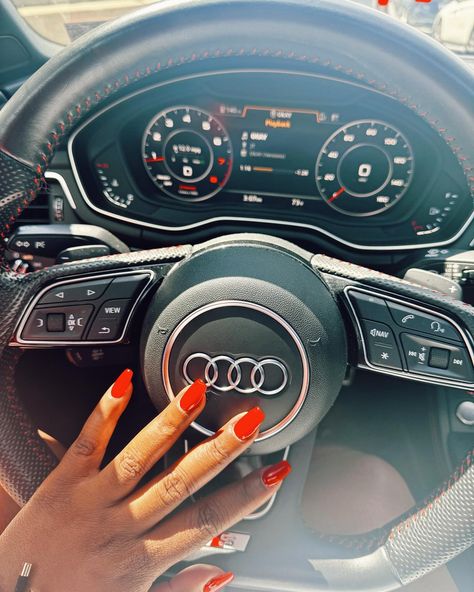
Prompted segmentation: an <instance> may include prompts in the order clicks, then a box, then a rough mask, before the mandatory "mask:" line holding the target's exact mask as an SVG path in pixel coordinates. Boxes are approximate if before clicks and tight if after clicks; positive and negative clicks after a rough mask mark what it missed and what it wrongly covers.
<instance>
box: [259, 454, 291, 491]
mask: <svg viewBox="0 0 474 592" xmlns="http://www.w3.org/2000/svg"><path fill="white" fill-rule="evenodd" d="M290 473H291V465H290V463H289V462H288V461H286V460H282V461H280V462H279V463H276V465H272V466H271V467H268V469H265V471H263V474H262V481H263V483H264V485H266V486H267V487H273V486H274V485H278V483H281V482H282V481H283V479H286V477H288V475H289V474H290Z"/></svg>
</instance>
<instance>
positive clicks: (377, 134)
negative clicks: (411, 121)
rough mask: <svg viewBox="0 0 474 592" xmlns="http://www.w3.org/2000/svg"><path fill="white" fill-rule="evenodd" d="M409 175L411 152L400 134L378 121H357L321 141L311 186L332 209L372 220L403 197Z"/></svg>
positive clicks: (411, 172) (411, 166) (412, 167)
mask: <svg viewBox="0 0 474 592" xmlns="http://www.w3.org/2000/svg"><path fill="white" fill-rule="evenodd" d="M413 170H414V159H413V152H412V149H411V146H410V144H409V142H408V140H407V139H406V138H405V136H404V135H403V134H402V132H400V131H399V130H397V129H395V128H394V127H392V126H391V125H389V124H388V123H385V122H383V121H373V120H360V121H354V122H351V123H348V124H347V125H344V126H342V127H341V128H339V129H338V130H336V131H335V132H334V133H333V134H332V135H331V136H330V137H329V138H328V140H327V141H326V142H325V144H324V146H323V147H322V149H321V152H320V153H319V155H318V158H317V162H316V183H317V186H318V189H319V192H320V194H321V196H322V198H323V199H324V200H325V202H326V203H327V204H328V205H329V206H331V207H332V208H334V209H336V210H338V211H340V212H342V213H344V214H347V215H350V216H372V215H375V214H379V213H381V212H384V211H386V210H387V209H388V208H390V207H391V206H393V205H395V204H396V203H397V202H398V201H399V200H400V199H401V198H402V197H403V195H404V194H405V193H406V191H407V189H408V187H409V186H410V183H411V180H412V176H413Z"/></svg>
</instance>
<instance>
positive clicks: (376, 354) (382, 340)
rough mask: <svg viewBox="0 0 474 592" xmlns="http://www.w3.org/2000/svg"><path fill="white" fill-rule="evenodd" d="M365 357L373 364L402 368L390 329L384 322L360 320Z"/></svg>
mask: <svg viewBox="0 0 474 592" xmlns="http://www.w3.org/2000/svg"><path fill="white" fill-rule="evenodd" d="M361 324H362V329H363V331H364V338H365V344H366V346H367V357H368V360H369V362H370V363H371V364H374V366H381V367H383V368H394V369H395V370H403V368H402V361H401V358H400V353H399V351H398V346H397V342H396V339H395V335H394V334H393V331H392V329H391V328H390V327H389V326H388V325H385V324H384V323H377V322H375V321H364V320H362V321H361Z"/></svg>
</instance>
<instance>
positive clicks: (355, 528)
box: [0, 0, 474, 592]
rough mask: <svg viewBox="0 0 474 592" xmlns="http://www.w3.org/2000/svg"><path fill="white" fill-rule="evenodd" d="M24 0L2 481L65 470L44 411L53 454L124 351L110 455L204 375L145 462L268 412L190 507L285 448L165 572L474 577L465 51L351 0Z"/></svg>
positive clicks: (0, 122)
mask: <svg viewBox="0 0 474 592" xmlns="http://www.w3.org/2000/svg"><path fill="white" fill-rule="evenodd" d="M390 1H391V0H390ZM414 2H415V0H413V3H414ZM19 4H21V3H18V2H17V3H16V4H13V3H12V2H11V0H0V102H1V105H2V106H1V109H0V233H1V271H0V484H1V485H2V486H3V488H4V489H5V490H6V491H7V492H8V493H9V495H11V497H13V499H15V500H16V501H17V502H18V503H20V504H24V503H26V502H27V500H28V499H29V498H30V497H31V496H32V494H33V493H34V491H35V490H36V489H37V487H38V486H39V485H40V484H41V482H42V481H43V480H44V479H45V477H46V476H47V475H48V474H49V472H50V471H51V470H52V469H53V468H54V466H55V465H56V462H57V461H56V459H55V458H54V457H53V455H52V453H51V452H50V451H49V449H48V448H47V446H46V445H45V444H44V442H43V441H42V440H41V438H40V437H39V436H38V429H40V430H41V431H42V432H45V433H47V434H49V435H50V436H52V437H53V438H55V439H57V440H58V441H60V442H61V443H62V444H63V445H64V446H66V447H67V446H69V445H70V444H71V443H72V442H73V440H74V439H75V438H76V436H77V434H78V432H79V430H80V429H81V426H82V424H83V423H84V421H85V419H86V418H87V416H88V415H89V413H90V412H91V410H92V409H93V407H94V406H95V404H96V403H97V401H98V399H99V397H100V396H101V394H102V393H103V392H104V391H105V390H106V389H107V388H108V385H109V384H110V383H111V382H112V381H113V380H114V378H115V377H116V376H117V375H118V374H119V373H120V372H121V371H122V369H123V368H125V367H129V368H132V369H133V370H134V372H135V377H136V381H135V392H134V396H133V398H132V401H131V403H130V406H129V408H128V409H127V411H126V413H125V414H124V416H123V418H122V419H121V421H120V423H119V428H118V430H117V432H116V433H115V434H114V437H113V439H112V442H111V444H110V446H109V449H108V452H107V458H113V456H114V455H115V454H116V453H117V452H118V451H119V450H120V449H121V448H122V447H123V446H124V445H125V444H126V443H127V442H128V441H129V440H130V439H131V437H133V435H134V434H136V433H137V431H138V430H139V429H140V428H142V427H143V426H144V425H146V424H147V422H149V421H150V420H151V419H152V418H153V417H154V416H155V415H156V413H157V412H158V411H160V410H162V409H163V408H164V407H165V406H166V404H167V403H168V402H169V401H170V400H172V399H173V398H174V397H175V395H176V393H178V392H179V391H180V390H181V389H183V388H184V387H185V386H186V385H188V384H191V383H192V382H193V381H194V380H195V379H196V378H202V379H203V380H204V381H205V382H206V384H207V386H208V394H207V397H208V403H207V405H206V409H205V410H204V412H203V413H202V415H201V416H200V417H199V419H198V420H197V421H196V422H194V423H193V425H192V427H191V428H190V429H189V430H187V431H186V432H185V434H184V436H183V438H182V439H181V440H180V441H179V442H178V443H177V444H176V445H175V446H174V447H173V449H172V451H171V452H170V453H169V454H167V455H166V457H165V458H164V460H163V461H162V462H161V463H159V464H158V465H157V466H156V467H155V468H154V470H153V471H152V472H151V474H150V477H153V475H156V474H157V473H158V472H159V471H161V470H162V469H163V467H164V466H165V467H166V466H170V465H171V464H172V463H173V462H174V461H175V460H176V459H177V458H178V457H180V456H181V455H182V454H183V453H185V452H187V451H188V450H189V449H190V447H192V446H194V445H195V444H197V443H198V442H200V441H202V440H203V439H204V438H205V437H207V436H209V435H212V434H214V433H215V431H216V430H218V429H219V427H220V426H221V425H222V424H223V423H224V422H226V421H228V420H229V419H230V418H231V417H233V416H234V415H235V414H236V413H239V412H242V411H245V410H248V409H250V408H251V407H253V406H254V405H259V406H260V407H261V408H262V409H263V411H264V412H265V422H264V424H263V428H262V431H261V433H260V435H259V437H258V439H257V441H256V442H255V444H253V445H252V447H251V448H250V449H249V451H248V452H247V453H246V454H245V455H243V456H241V457H239V458H238V459H237V460H235V461H234V462H233V463H232V464H231V466H230V467H228V469H226V470H225V471H224V472H223V473H222V474H221V475H220V476H219V477H218V478H217V479H215V480H213V481H212V482H211V483H210V484H209V485H208V486H206V487H205V488H204V490H202V491H201V492H199V493H198V494H196V498H192V499H191V500H189V502H187V503H190V504H192V503H194V502H195V499H197V498H198V497H199V496H203V495H205V494H207V493H209V492H210V491H214V490H216V489H218V488H219V487H221V486H222V485H223V484H226V483H230V482H233V481H236V480H238V479H241V478H242V477H243V476H245V475H246V474H248V473H249V472H250V471H252V470H253V469H255V468H258V467H263V466H265V465H267V464H269V463H271V462H277V461H279V460H282V459H284V460H289V461H290V462H291V465H292V467H293V470H292V473H291V475H290V476H289V478H288V479H287V480H286V481H285V482H284V484H283V485H282V487H281V489H280V490H279V492H278V493H277V494H275V495H274V496H273V497H272V499H271V500H270V502H269V503H267V504H266V505H265V506H263V507H261V508H260V509H259V510H258V511H256V512H255V513H254V514H251V515H249V516H247V517H246V519H245V520H243V521H241V522H240V523H238V524H236V525H235V526H234V527H233V528H232V529H231V530H230V531H228V532H225V533H222V535H220V536H219V537H216V538H215V539H213V540H212V541H210V542H209V543H208V545H206V546H205V547H203V548H202V549H201V550H200V552H198V553H193V554H192V555H191V556H189V557H188V558H186V560H185V561H183V563H182V564H181V565H178V566H176V567H174V568H173V569H172V570H171V571H170V572H169V573H167V574H165V575H164V576H162V578H160V580H159V581H160V582H161V581H163V582H164V581H167V579H168V578H169V577H171V576H172V575H173V574H174V573H176V571H178V570H179V569H181V568H183V566H186V565H189V564H191V563H193V562H197V561H206V562H207V561H209V562H211V563H213V564H214V565H218V566H219V567H221V568H222V569H224V570H232V571H233V572H235V574H236V579H235V580H234V581H233V582H232V583H231V584H230V585H229V587H228V589H229V590H241V591H245V592H257V591H259V592H280V591H281V592H306V591H308V592H309V591H319V590H321V591H322V590H326V591H328V592H336V591H339V590H355V591H369V590H370V591H386V590H395V589H397V588H403V589H404V588H406V589H407V590H412V591H413V592H417V591H432V592H469V591H471V590H472V589H473V585H474V550H473V546H472V545H473V543H474V464H473V459H474V135H473V129H474V71H473V69H472V66H471V65H470V63H469V61H468V60H466V59H464V57H463V56H460V55H457V54H455V53H454V52H453V51H451V50H449V49H447V48H445V47H443V45H441V43H440V42H439V41H438V40H437V39H436V38H433V37H432V35H430V34H427V33H426V31H417V30H415V29H414V28H413V27H410V26H409V25H407V24H406V23H403V22H399V21H398V20H396V19H395V18H393V17H392V16H390V14H389V13H388V12H387V11H384V10H376V9H374V7H373V6H363V5H362V4H356V3H355V2H352V1H351V0H317V1H315V0H232V1H224V0H196V1H192V0H169V1H168V0H167V1H163V2H157V3H156V4H151V5H149V6H146V7H143V8H141V9H139V10H137V11H132V12H127V13H126V14H124V15H123V16H120V17H119V18H117V19H115V18H114V19H112V20H110V21H107V22H105V23H102V24H100V26H96V25H98V23H96V22H95V20H99V19H95V17H94V18H92V17H91V19H90V20H91V22H93V26H90V27H85V28H84V30H83V29H81V28H80V29H79V32H78V33H77V34H76V35H75V37H77V39H75V41H74V42H73V43H71V44H69V45H66V46H65V47H62V46H61V45H60V43H62V41H58V42H55V41H54V40H51V39H46V38H45V37H44V36H42V35H41V34H40V33H38V32H37V31H35V30H34V29H33V28H32V26H31V23H29V22H27V21H26V20H25V19H24V17H23V16H22V14H20V12H19V11H18V5H19ZM23 4H25V3H23ZM26 4H28V3H26ZM30 4H31V6H30V5H29V4H28V6H27V8H25V9H24V10H25V11H27V10H30V11H31V13H32V14H47V10H46V8H44V7H43V8H44V9H43V8H41V10H43V12H41V11H40V10H38V8H37V7H35V4H38V5H40V4H47V2H43V3H41V2H37V3H35V2H32V3H30ZM132 4H133V3H132ZM381 4H382V3H381ZM405 4H407V3H405ZM401 5H402V4H401V3H399V6H401ZM423 8H424V5H423V4H419V5H418V6H417V11H418V12H419V13H421V12H422V10H423ZM439 9H440V10H442V3H440V6H439ZM35 10H36V11H37V12H34V11H35ZM35 18H36V17H35ZM38 18H39V17H38ZM430 18H431V21H430V23H433V22H434V19H435V16H434V15H432V16H431V17H430ZM423 22H424V23H425V24H426V19H425V20H424V21H423ZM424 26H425V25H424ZM431 26H432V25H431V24H430V27H431ZM89 29H90V30H89Z"/></svg>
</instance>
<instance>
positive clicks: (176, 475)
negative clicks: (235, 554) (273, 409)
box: [0, 370, 290, 592]
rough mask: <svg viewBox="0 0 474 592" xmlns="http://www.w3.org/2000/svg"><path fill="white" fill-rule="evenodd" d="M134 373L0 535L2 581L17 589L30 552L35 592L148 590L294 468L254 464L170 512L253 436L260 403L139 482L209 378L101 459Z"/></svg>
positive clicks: (172, 591)
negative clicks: (107, 460) (114, 452)
mask: <svg viewBox="0 0 474 592" xmlns="http://www.w3.org/2000/svg"><path fill="white" fill-rule="evenodd" d="M131 379H132V372H131V371H130V370H126V371H125V372H123V373H122V375H121V376H120V377H119V378H118V379H117V380H116V382H115V383H114V384H113V385H112V387H111V388H110V389H109V390H108V391H107V392H106V393H105V395H104V396H103V397H102V399H101V400H100V402H99V404H98V405H97V407H96V408H95V410H94V411H93V412H92V414H91V416H90V417H89V419H88V420H87V422H86V424H85V426H84V428H83V429H82V431H81V433H80V435H79V436H78V438H77V439H76V441H75V442H74V443H73V444H72V446H71V448H70V449H69V450H68V451H67V453H66V454H65V456H64V458H63V459H62V461H61V462H60V464H59V465H58V467H57V468H56V469H55V470H54V471H53V472H52V473H51V475H50V476H49V477H48V478H47V479H46V480H45V482H44V483H43V484H42V485H41V487H40V488H39V489H38V491H37V492H36V493H35V495H34V496H33V497H32V498H31V500H30V501H29V502H28V504H26V506H25V507H24V508H23V509H22V510H21V511H20V512H19V514H18V515H17V516H16V518H15V519H14V520H13V521H12V522H11V524H10V525H9V527H8V528H7V529H6V531H5V532H4V533H3V534H2V536H1V537H0V590H2V591H3V590H13V589H14V586H15V582H16V578H17V576H18V575H19V573H20V571H21V567H22V565H23V563H24V562H25V561H28V562H29V563H32V564H33V570H32V577H31V587H32V589H33V590H35V592H36V590H38V591H39V592H44V591H45V592H64V590H68V592H76V591H77V592H84V590H87V591H88V592H103V591H105V590H111V589H113V590H114V592H145V591H147V590H149V588H150V586H151V585H152V583H153V581H154V580H155V579H156V578H157V577H158V576H159V575H161V574H162V573H163V572H165V571H166V570H167V569H168V568H169V567H170V566H171V565H173V564H174V563H177V562H178V561H180V560H181V559H183V558H185V557H186V556H188V555H190V554H191V553H192V552H193V551H195V550H197V549H199V548H200V547H201V546H202V545H203V544H205V543H207V542H208V541H209V540H210V539H211V538H213V537H214V536H216V535H217V534H219V533H221V532H222V531H224V530H226V529H227V528H229V527H230V526H231V525H232V524H234V523H235V522H237V521H239V520H240V519H242V518H243V517H244V516H245V515H247V514H249V513H251V512H252V511H254V510H255V509H256V508H258V507H259V506H261V505H262V504H263V503H265V501H267V500H268V499H269V498H270V497H271V496H272V495H273V494H274V493H275V491H276V489H277V488H278V487H279V485H280V484H281V481H282V480H283V479H284V477H286V475H287V474H288V472H289V470H290V467H289V465H288V463H279V464H278V465H275V466H274V467H268V468H266V469H262V470H259V471H255V472H254V473H251V474H250V475H248V476H247V477H246V478H244V479H242V480H241V481H239V482H238V483H236V484H232V485H229V486H226V487H224V488H222V489H221V490H219V491H218V492H216V493H213V494H211V495H209V496H207V497H205V498H203V499H201V500H200V501H199V502H197V503H194V504H192V505H190V506H188V507H186V508H184V509H182V510H180V511H179V512H175V513H173V514H172V515H171V516H170V513H171V512H173V510H175V509H176V508H177V507H178V506H179V505H180V504H181V502H183V501H184V500H185V499H186V498H187V497H188V496H190V495H191V494H193V493H194V492H196V491H197V490H198V489H200V488H201V487H202V486H203V485H204V484H206V483H207V482H208V481H210V480H211V479H212V478H213V477H215V476H216V475H217V474H218V473H219V472H220V471H222V469H224V467H226V466H227V465H228V464H229V463H230V462H231V461H232V460H233V459H235V458H236V457H237V456H238V455H239V454H241V453H242V452H243V451H244V450H245V449H246V448H247V447H248V446H249V445H250V444H251V443H252V442H253V441H254V440H255V438H256V437H257V435H258V430H259V426H260V424H261V423H262V421H263V412H262V411H261V410H260V409H259V408H254V409H251V410H250V411H248V412H247V413H243V414H240V415H238V416H236V417H234V418H233V419H232V420H230V421H229V422H228V423H227V424H226V425H225V426H223V427H222V428H221V429H220V430H219V431H218V432H217V433H216V434H215V435H214V436H212V437H210V438H208V439H207V440H205V441H204V442H202V443H201V444H199V445H198V446H196V447H195V448H194V449H193V450H191V451H190V452H189V453H188V454H186V455H185V456H184V457H182V458H181V459H180V460H179V461H177V462H176V463H175V464H174V465H173V466H171V467H170V468H168V469H167V470H165V471H164V472H163V473H162V474H160V475H159V476H158V477H156V478H154V479H152V480H151V481H150V482H149V483H147V484H146V485H144V486H140V481H141V479H142V478H143V476H144V475H145V474H146V473H147V472H148V471H149V470H150V469H151V468H152V467H153V466H154V465H155V464H156V462H157V461H158V460H159V459H160V458H161V457H162V456H163V455H164V454H165V453H166V452H167V451H168V449H169V448H170V447H171V446H172V445H173V444H174V443H175V442H176V441H177V439H178V438H179V437H180V436H181V434H182V433H183V432H184V430H185V429H186V428H187V427H188V426H189V425H190V424H191V423H192V422H193V421H194V420H195V419H196V418H197V416H198V415H199V413H200V412H201V411H202V409H203V408H204V405H205V385H204V383H203V382H202V381H196V382H195V383H194V384H192V385H191V386H190V387H189V388H187V389H185V390H184V391H182V392H181V393H180V394H179V395H178V396H177V397H176V399H174V400H173V402H172V403H170V405H169V406H168V407H167V408H166V409H165V410H164V411H163V412H162V413H161V414H160V415H158V416H157V417H156V418H155V419H154V420H153V421H151V422H150V423H149V424H148V425H147V426H146V427H145V428H144V429H143V430H142V431H141V432H140V433H139V434H138V435H137V436H135V438H133V439H132V441H131V442H130V443H129V444H128V445H127V446H126V447H125V448H124V450H122V451H121V452H120V453H119V454H118V456H117V457H116V458H115V459H113V460H112V461H111V462H110V463H109V464H108V465H107V466H105V467H104V468H102V469H101V468H100V467H101V463H102V460H103V457H104V454H105V450H106V447H107V445H108V442H109V440H110V438H111V436H112V433H113V431H114V429H115V426H116V425H117V422H118V420H119V418H120V416H121V414H122V413H123V411H124V410H125V408H126V406H127V404H128V402H129V400H130V397H131V394H132V383H131ZM216 573H217V574H219V572H216ZM181 577H183V576H181ZM172 586H174V587H171V588H168V589H167V588H164V590H166V591H167V592H184V590H186V592H189V590H190V588H189V587H187V588H185V589H183V588H179V587H176V586H179V581H178V584H173V585H172ZM204 589H205V588H204ZM217 589H219V588H214V590H217ZM158 590H159V588H158ZM210 590H213V589H212V588H210ZM206 592H207V590H206Z"/></svg>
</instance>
